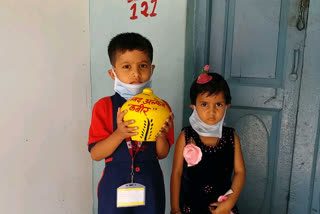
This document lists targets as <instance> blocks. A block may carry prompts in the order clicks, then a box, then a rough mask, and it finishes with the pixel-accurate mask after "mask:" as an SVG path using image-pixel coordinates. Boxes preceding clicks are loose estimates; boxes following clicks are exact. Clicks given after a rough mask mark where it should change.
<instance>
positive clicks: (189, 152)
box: [183, 143, 202, 166]
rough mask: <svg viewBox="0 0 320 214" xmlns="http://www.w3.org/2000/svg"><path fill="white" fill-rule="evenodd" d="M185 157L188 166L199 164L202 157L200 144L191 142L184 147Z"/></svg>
mask: <svg viewBox="0 0 320 214" xmlns="http://www.w3.org/2000/svg"><path fill="white" fill-rule="evenodd" d="M183 157H184V159H185V160H186V162H187V163H188V166H194V165H197V164H198V163H199V162H200V160H201V158H202V152H201V149H200V148H199V147H198V146H196V145H194V144H192V143H190V144H188V145H186V146H185V147H184V149H183Z"/></svg>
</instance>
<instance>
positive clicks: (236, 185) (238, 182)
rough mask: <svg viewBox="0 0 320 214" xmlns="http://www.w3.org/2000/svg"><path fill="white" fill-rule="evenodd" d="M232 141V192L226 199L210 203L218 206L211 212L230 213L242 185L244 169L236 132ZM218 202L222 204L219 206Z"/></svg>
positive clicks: (244, 175) (244, 174)
mask: <svg viewBox="0 0 320 214" xmlns="http://www.w3.org/2000/svg"><path fill="white" fill-rule="evenodd" d="M234 141H235V142H234V143H235V144H234V176H233V181H232V186H231V189H232V191H233V193H232V194H230V195H229V196H228V199H227V200H226V201H224V202H220V203H219V202H216V203H213V204H211V205H214V206H218V207H217V209H216V210H214V211H211V212H212V213H227V211H228V212H229V213H230V210H231V209H232V208H233V207H234V205H235V204H236V202H237V200H238V198H239V196H240V192H241V190H242V187H243V185H244V181H245V177H246V169H245V166H244V161H243V157H242V152H241V147H240V141H239V137H238V135H237V134H236V133H234ZM219 204H220V205H221V204H223V205H222V206H219ZM219 207H220V208H219Z"/></svg>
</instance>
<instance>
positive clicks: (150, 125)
mask: <svg viewBox="0 0 320 214" xmlns="http://www.w3.org/2000/svg"><path fill="white" fill-rule="evenodd" d="M124 110H127V113H126V114H125V116H124V118H123V120H124V121H127V120H135V123H134V124H131V125H130V126H137V127H138V128H139V129H138V134H137V135H135V136H132V137H131V139H132V140H135V141H156V137H157V134H158V133H159V131H160V129H161V128H162V125H163V124H164V122H165V121H166V120H167V119H168V118H169V116H170V109H169V107H168V105H167V104H166V103H165V102H164V101H163V100H161V99H160V98H159V97H157V96H156V95H154V94H153V91H152V89H150V88H145V89H143V91H142V93H141V94H138V95H136V96H134V97H133V98H131V99H130V100H128V101H127V102H125V103H124V104H123V105H122V107H121V111H124Z"/></svg>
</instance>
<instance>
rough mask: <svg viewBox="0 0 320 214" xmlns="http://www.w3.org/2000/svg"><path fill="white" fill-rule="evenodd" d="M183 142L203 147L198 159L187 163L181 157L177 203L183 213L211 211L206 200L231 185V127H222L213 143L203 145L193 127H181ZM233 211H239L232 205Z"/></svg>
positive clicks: (232, 141)
mask: <svg viewBox="0 0 320 214" xmlns="http://www.w3.org/2000/svg"><path fill="white" fill-rule="evenodd" d="M183 130H184V133H185V140H186V144H188V143H190V142H191V141H193V142H194V143H195V144H196V145H197V146H198V147H199V148H200V149H201V151H202V159H201V161H200V162H199V163H198V164H197V165H195V166H191V167H188V166H187V162H186V161H185V160H184V164H183V174H182V176H181V191H180V207H181V210H182V212H183V213H195V214H207V213H208V214H210V211H209V204H211V203H214V202H217V200H218V197H219V196H221V195H224V194H225V193H226V192H227V191H228V190H229V189H230V188H231V184H232V182H231V177H232V173H233V163H234V162H233V161H234V129H233V128H228V127H223V130H222V137H221V139H220V140H219V141H218V142H217V144H216V145H215V146H208V145H205V144H204V143H203V142H202V141H201V140H200V137H199V135H198V134H197V132H195V131H194V130H193V129H192V127H190V126H189V127H186V128H184V129H183ZM232 211H233V212H234V213H235V214H238V213H239V211H238V209H237V207H236V206H235V207H234V208H233V209H232Z"/></svg>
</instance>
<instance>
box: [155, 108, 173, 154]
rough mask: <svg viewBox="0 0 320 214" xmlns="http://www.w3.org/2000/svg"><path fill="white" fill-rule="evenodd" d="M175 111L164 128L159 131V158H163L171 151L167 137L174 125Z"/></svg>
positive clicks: (157, 145) (157, 149) (157, 142)
mask: <svg viewBox="0 0 320 214" xmlns="http://www.w3.org/2000/svg"><path fill="white" fill-rule="evenodd" d="M173 119H174V116H173V113H172V112H171V113H170V117H169V118H168V119H167V120H166V122H165V123H164V124H163V126H162V130H161V131H160V132H159V134H158V137H157V140H156V151H157V155H158V158H159V159H163V158H165V157H167V155H168V153H169V149H170V146H169V142H168V139H167V134H168V132H169V131H170V129H171V127H172V126H173Z"/></svg>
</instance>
